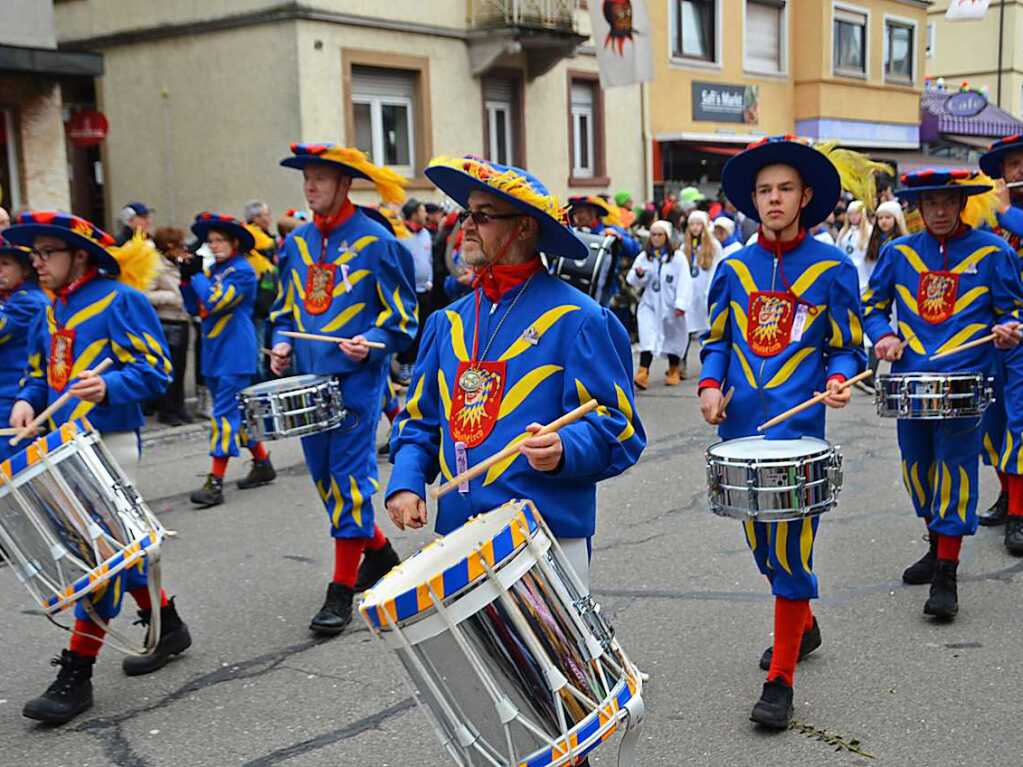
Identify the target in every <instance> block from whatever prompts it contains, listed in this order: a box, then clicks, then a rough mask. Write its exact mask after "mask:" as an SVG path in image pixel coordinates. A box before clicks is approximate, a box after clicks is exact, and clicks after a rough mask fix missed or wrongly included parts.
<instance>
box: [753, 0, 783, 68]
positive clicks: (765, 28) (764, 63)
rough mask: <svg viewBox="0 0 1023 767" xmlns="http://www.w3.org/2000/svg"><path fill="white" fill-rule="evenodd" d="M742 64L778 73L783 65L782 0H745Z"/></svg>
mask: <svg viewBox="0 0 1023 767" xmlns="http://www.w3.org/2000/svg"><path fill="white" fill-rule="evenodd" d="M745 37H746V45H745V67H746V69H748V70H750V71H752V72H766V73H768V74H777V73H780V72H784V71H785V69H786V67H785V0H746V30H745Z"/></svg>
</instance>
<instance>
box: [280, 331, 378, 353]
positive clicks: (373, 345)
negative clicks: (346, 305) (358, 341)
mask: <svg viewBox="0 0 1023 767" xmlns="http://www.w3.org/2000/svg"><path fill="white" fill-rule="evenodd" d="M281 335H282V336H287V337H288V338H304V339H305V340H306V341H323V342H324V343H328V344H339V343H341V342H342V341H347V342H348V343H352V339H351V338H339V337H338V336H325V335H321V334H319V333H299V332H298V331H297V330H282V331H281ZM362 343H363V345H364V346H368V347H369V348H370V349H386V348H387V345H386V344H382V343H380V342H379V341H363V342H362Z"/></svg>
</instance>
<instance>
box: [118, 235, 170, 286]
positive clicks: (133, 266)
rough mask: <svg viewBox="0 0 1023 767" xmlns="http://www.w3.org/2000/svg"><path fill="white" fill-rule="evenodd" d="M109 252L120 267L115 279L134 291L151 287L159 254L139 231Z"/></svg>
mask: <svg viewBox="0 0 1023 767" xmlns="http://www.w3.org/2000/svg"><path fill="white" fill-rule="evenodd" d="M109 250H110V254H111V255H112V256H113V257H114V258H115V259H116V260H117V263H118V265H119V266H120V267H121V274H120V275H119V276H118V278H117V279H118V280H119V281H120V282H123V283H124V284H125V285H128V286H129V287H132V288H135V289H136V290H149V288H150V287H152V285H153V280H154V279H156V269H157V265H158V264H159V262H160V254H159V253H158V252H157V250H156V247H155V246H154V245H153V243H152V242H151V241H150V240H148V239H146V236H145V234H143V233H142V230H141V229H136V230H135V234H133V235H132V236H131V239H130V240H128V241H127V242H126V243H124V245H122V246H121V247H119V248H118V247H112V248H110V249H109Z"/></svg>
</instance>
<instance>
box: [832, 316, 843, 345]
mask: <svg viewBox="0 0 1023 767" xmlns="http://www.w3.org/2000/svg"><path fill="white" fill-rule="evenodd" d="M828 322H830V323H831V340H830V341H828V346H831V347H832V348H834V349H841V348H842V346H843V345H844V343H843V341H842V328H840V327H839V326H838V323H837V322H835V318H834V317H832V316H831V315H830V314H829V315H828Z"/></svg>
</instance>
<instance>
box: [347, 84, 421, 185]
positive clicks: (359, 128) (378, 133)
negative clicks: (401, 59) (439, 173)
mask: <svg viewBox="0 0 1023 767" xmlns="http://www.w3.org/2000/svg"><path fill="white" fill-rule="evenodd" d="M415 90H416V75H415V74H414V73H412V72H407V71H404V70H398V69H378V68H375V67H359V66H353V67H352V115H353V117H354V119H355V144H356V146H357V147H358V148H359V149H361V150H362V151H364V152H365V153H366V154H367V155H369V157H370V158H371V159H372V160H373V162H374V163H376V164H377V165H386V166H388V167H390V168H393V169H394V170H396V171H397V172H398V173H401V174H402V175H405V176H412V175H414V172H415V170H414V169H415V164H416V159H415Z"/></svg>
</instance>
